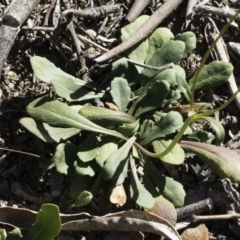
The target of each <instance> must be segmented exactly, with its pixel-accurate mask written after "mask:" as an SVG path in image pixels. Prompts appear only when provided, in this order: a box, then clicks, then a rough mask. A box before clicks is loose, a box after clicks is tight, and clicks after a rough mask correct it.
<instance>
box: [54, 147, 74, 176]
mask: <svg viewBox="0 0 240 240" xmlns="http://www.w3.org/2000/svg"><path fill="white" fill-rule="evenodd" d="M77 152H78V147H77V146H76V145H74V144H72V143H70V142H66V143H60V144H58V146H57V147H56V150H55V153H54V155H53V158H52V161H53V162H54V164H55V166H56V169H57V171H58V172H59V173H62V174H66V175H67V174H68V173H69V172H70V171H71V169H73V163H74V161H75V160H76V159H77Z"/></svg>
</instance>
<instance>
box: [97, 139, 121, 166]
mask: <svg viewBox="0 0 240 240" xmlns="http://www.w3.org/2000/svg"><path fill="white" fill-rule="evenodd" d="M117 149H118V144H117V139H116V138H114V137H112V136H105V137H103V140H102V142H101V143H100V146H99V148H98V154H97V156H96V162H97V163H98V164H99V166H101V167H103V166H104V163H105V161H106V159H107V158H108V157H109V156H110V155H111V154H112V153H113V152H115V151H117Z"/></svg>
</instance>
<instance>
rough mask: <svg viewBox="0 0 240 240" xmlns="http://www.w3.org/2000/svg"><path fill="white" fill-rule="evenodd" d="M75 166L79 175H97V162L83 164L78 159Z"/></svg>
mask: <svg viewBox="0 0 240 240" xmlns="http://www.w3.org/2000/svg"><path fill="white" fill-rule="evenodd" d="M73 166H74V168H75V171H76V173H77V174H79V175H89V176H90V177H93V176H94V175H95V173H96V163H95V162H82V161H81V160H80V159H77V160H76V161H75V162H74V163H73Z"/></svg>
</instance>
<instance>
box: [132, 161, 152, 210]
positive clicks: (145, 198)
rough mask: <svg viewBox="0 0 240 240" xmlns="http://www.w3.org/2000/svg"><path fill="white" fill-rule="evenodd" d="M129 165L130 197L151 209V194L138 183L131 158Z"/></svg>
mask: <svg viewBox="0 0 240 240" xmlns="http://www.w3.org/2000/svg"><path fill="white" fill-rule="evenodd" d="M130 165H131V182H130V197H131V198H132V199H133V200H134V201H135V202H136V203H137V204H138V205H139V206H141V207H144V208H147V209H151V208H152V207H153V205H154V203H155V201H154V199H153V196H152V195H151V194H150V193H149V192H148V190H147V189H146V188H145V187H144V186H143V185H142V184H141V183H140V181H139V179H138V176H137V171H136V166H135V163H134V160H133V158H131V160H130Z"/></svg>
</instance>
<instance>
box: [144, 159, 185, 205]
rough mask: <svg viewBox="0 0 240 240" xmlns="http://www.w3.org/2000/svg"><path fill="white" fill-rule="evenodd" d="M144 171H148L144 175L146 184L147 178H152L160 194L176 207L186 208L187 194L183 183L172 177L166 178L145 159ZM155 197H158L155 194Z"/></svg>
mask: <svg viewBox="0 0 240 240" xmlns="http://www.w3.org/2000/svg"><path fill="white" fill-rule="evenodd" d="M144 170H145V171H146V172H145V175H144V182H145V177H146V178H151V179H152V182H153V183H154V186H156V187H157V188H158V190H159V193H160V194H162V195H163V196H164V197H165V198H166V199H168V200H169V201H170V202H171V203H172V204H173V205H174V206H175V207H182V206H184V201H185V196H186V193H185V191H184V188H183V185H182V184H181V183H179V182H177V181H175V180H174V179H173V178H171V177H166V176H164V175H162V174H160V173H159V171H158V170H157V169H156V167H155V166H154V165H153V163H152V162H151V161H150V160H149V159H145V163H144ZM151 193H152V191H151ZM152 194H153V193H152ZM155 196H157V195H156V194H155V195H154V197H155Z"/></svg>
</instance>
